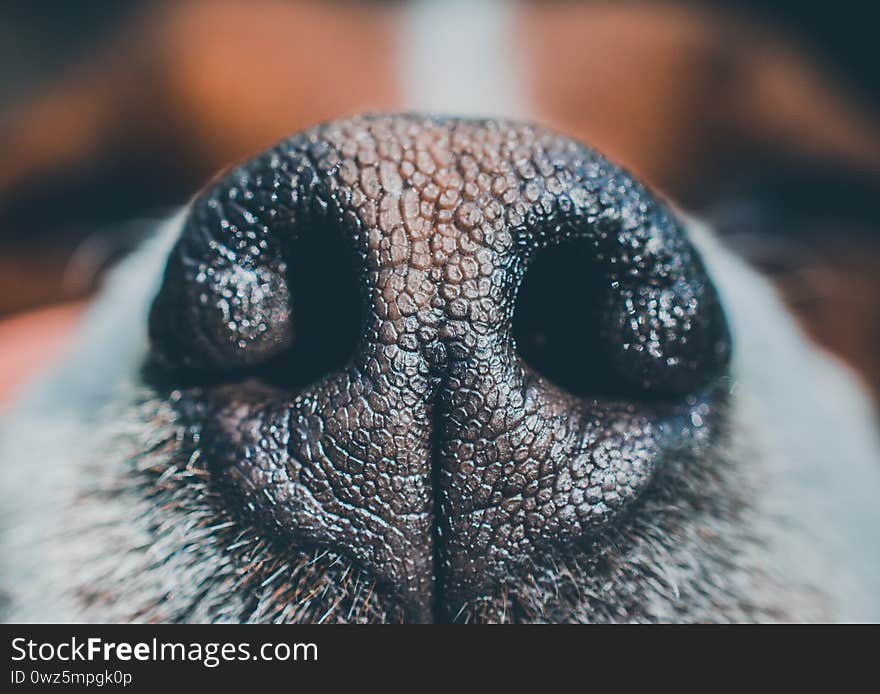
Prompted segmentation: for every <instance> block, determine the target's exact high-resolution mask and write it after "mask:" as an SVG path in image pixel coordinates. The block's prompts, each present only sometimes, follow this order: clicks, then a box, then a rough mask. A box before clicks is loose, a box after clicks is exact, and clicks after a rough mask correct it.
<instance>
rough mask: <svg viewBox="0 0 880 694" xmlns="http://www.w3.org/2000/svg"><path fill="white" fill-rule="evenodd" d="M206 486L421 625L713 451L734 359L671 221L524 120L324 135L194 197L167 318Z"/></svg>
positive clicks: (690, 252) (714, 302) (158, 322)
mask: <svg viewBox="0 0 880 694" xmlns="http://www.w3.org/2000/svg"><path fill="white" fill-rule="evenodd" d="M150 335H151V340H152V346H153V351H154V354H155V355H156V358H157V360H158V361H159V362H160V363H161V364H163V365H164V367H165V368H167V369H169V370H170V372H171V373H173V374H177V375H178V376H179V377H180V378H182V379H184V378H190V379H194V380H195V381H199V378H201V381H199V385H198V386H197V387H195V388H194V390H193V392H194V393H195V395H193V397H192V399H193V400H195V401H198V402H199V406H198V407H197V408H195V411H196V414H194V415H192V416H193V417H194V419H195V420H197V422H198V425H199V431H200V433H199V437H200V446H201V448H202V453H203V455H204V456H205V457H206V458H207V459H208V460H209V461H210V463H209V464H210V474H211V478H212V480H213V482H214V484H216V485H217V487H218V488H219V489H221V490H222V492H223V495H224V498H226V499H227V500H228V502H229V503H230V504H232V505H233V506H234V507H235V509H237V511H238V512H240V513H241V514H243V516H245V517H247V518H249V519H250V520H251V521H253V522H255V523H257V524H259V526H260V527H261V528H264V529H265V531H266V532H267V533H270V534H271V535H272V536H273V537H275V538H278V541H279V542H281V543H283V545H284V546H285V547H286V548H287V549H288V551H290V552H297V551H311V550H318V549H321V550H327V551H331V552H333V553H335V554H338V555H339V556H341V557H344V558H345V559H346V560H348V561H350V562H352V563H353V564H355V565H356V566H357V567H358V568H359V569H361V570H362V571H364V572H365V573H366V574H368V575H370V576H371V577H372V578H373V579H374V581H375V583H376V585H377V586H379V588H380V590H382V591H384V592H385V593H386V594H387V595H389V596H393V597H392V598H389V599H391V600H396V601H397V602H398V603H399V605H400V606H401V609H402V610H403V613H404V615H405V618H407V619H411V620H420V621H428V620H436V619H452V618H454V617H455V616H456V615H457V614H459V612H460V611H462V610H463V609H465V608H466V607H467V606H468V605H471V604H474V603H475V602H478V601H479V600H480V599H482V598H484V597H485V596H486V595H489V594H491V593H492V592H493V591H495V590H499V589H500V587H501V586H504V585H507V584H509V583H510V582H511V581H512V580H513V581H515V580H517V579H523V580H524V577H525V575H526V574H527V573H528V572H529V571H534V570H535V567H537V566H540V564H541V562H542V561H543V560H544V559H545V558H546V557H549V556H552V554H553V552H555V551H557V550H558V549H559V548H560V547H565V546H567V545H570V544H577V543H583V542H586V541H587V540H588V538H590V537H591V536H594V535H595V534H596V533H600V532H602V531H603V529H605V528H607V527H608V526H609V525H610V524H613V523H615V522H616V521H617V519H619V518H622V517H623V515H624V513H625V511H626V510H627V509H628V508H629V507H630V505H632V504H633V503H634V502H635V501H637V499H638V498H639V496H640V495H641V494H642V492H643V491H644V490H645V489H646V487H647V486H648V485H649V484H650V482H651V480H652V478H653V477H654V475H655V474H656V471H657V469H658V467H660V466H662V464H663V461H664V459H667V458H668V457H669V456H674V455H683V454H686V452H687V450H688V449H689V448H690V447H693V446H696V445H697V442H698V441H699V440H700V438H701V437H705V436H708V435H710V434H711V429H712V422H711V418H710V417H708V416H706V412H707V410H706V400H707V398H710V397H713V396H712V395H711V393H712V392H714V391H713V388H714V385H713V384H715V383H717V376H719V374H722V373H723V371H724V368H725V365H726V363H727V360H728V354H729V337H728V332H727V327H726V323H725V319H724V315H723V312H722V310H721V307H720V305H719V301H718V298H717V295H716V293H715V289H714V288H713V286H712V283H711V282H710V281H709V279H708V277H707V276H706V272H705V270H704V268H703V265H702V263H701V260H700V258H699V256H698V254H697V252H696V251H695V250H694V248H693V247H692V246H691V244H690V243H689V241H688V239H687V237H686V234H685V233H684V231H683V229H682V226H681V224H680V223H679V221H678V220H677V219H676V218H675V217H674V215H673V214H672V213H671V212H670V211H669V210H668V209H667V208H666V207H665V206H664V205H663V204H662V203H661V202H660V201H658V200H657V199H656V198H655V197H653V196H652V195H651V194H650V193H649V192H648V191H646V190H645V189H644V188H643V187H642V186H640V185H639V184H638V183H637V182H635V181H634V180H633V179H632V178H631V177H630V176H629V175H627V174H626V173H625V172H624V171H623V170H621V169H620V168H617V167H615V166H614V165H612V164H611V163H609V162H608V161H606V160H605V159H604V158H603V157H601V156H600V155H598V154H597V153H596V152H594V151H592V150H590V149H588V148H587V147H585V146H583V145H581V144H579V143H577V142H574V141H572V140H570V139H567V138H565V137H563V136H561V135H558V134H555V133H552V132H549V131H546V130H543V129H541V128H538V127H534V126H529V125H525V124H518V123H508V122H498V121H478V120H457V119H431V118H426V117H419V116H373V117H359V118H353V119H349V120H344V121H335V122H331V123H328V124H324V125H321V126H318V127H316V128H314V129H312V130H310V131H307V132H305V133H302V134H300V135H297V136H294V137H291V138H290V139H288V140H285V141H284V142H282V143H281V144H279V145H277V146H276V147H274V148H272V149H271V150H269V151H268V152H266V153H264V154H262V155H260V156H258V157H256V158H255V159H253V160H252V161H250V162H248V163H247V164H245V165H243V166H241V167H239V168H236V169H235V170H233V171H232V172H231V173H229V174H228V175H226V176H225V177H224V178H222V179H220V180H218V181H216V182H214V183H213V184H212V185H210V186H209V187H208V188H207V189H206V190H205V191H204V192H202V193H201V194H200V195H199V196H198V197H197V199H196V200H195V201H194V203H193V205H192V208H191V210H190V212H189V215H188V218H187V221H186V222H185V226H184V228H183V231H182V234H181V237H180V239H179V241H178V243H177V245H176V247H175V249H174V250H173V252H172V255H171V257H170V259H169V262H168V266H167V269H166V273H165V277H164V280H163V283H162V287H161V290H160V292H159V294H158V296H157V297H156V299H155V302H154V305H153V309H152V311H151V315H150Z"/></svg>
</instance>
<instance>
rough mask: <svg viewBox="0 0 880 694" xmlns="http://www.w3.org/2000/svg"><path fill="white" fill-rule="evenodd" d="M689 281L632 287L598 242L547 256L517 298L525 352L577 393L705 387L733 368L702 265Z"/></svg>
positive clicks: (654, 393) (542, 254) (639, 393)
mask: <svg viewBox="0 0 880 694" xmlns="http://www.w3.org/2000/svg"><path fill="white" fill-rule="evenodd" d="M675 262H676V263H679V264H682V265H686V264H688V263H695V262H698V261H697V260H696V259H695V258H694V257H693V256H689V257H688V258H686V259H680V258H676V259H675ZM615 265H616V264H615ZM613 267H614V266H612V268H613ZM694 271H696V272H694ZM689 274H691V275H694V274H695V275H696V280H694V279H690V278H688V277H687V276H686V275H685V274H684V273H683V272H682V271H681V270H678V276H676V277H674V278H673V279H672V280H671V281H670V282H668V286H666V287H658V283H657V282H656V281H655V280H653V279H652V278H650V277H647V276H646V277H644V278H643V279H637V280H636V281H634V282H630V283H629V286H627V285H626V283H622V282H621V281H620V280H619V279H616V278H615V277H614V276H613V270H612V271H609V267H608V265H607V264H603V262H602V261H601V260H600V258H599V257H598V253H597V250H596V246H595V243H594V242H593V241H592V240H588V239H572V240H568V241H564V242H562V243H561V244H559V245H557V246H552V247H548V248H544V249H541V250H540V251H539V252H538V253H537V254H536V256H535V258H534V260H533V261H532V262H531V263H530V264H529V266H528V270H527V271H526V273H525V276H524V279H523V283H522V286H521V287H520V289H519V292H518V295H517V299H516V305H515V310H514V315H513V336H514V339H515V341H516V346H517V349H518V351H519V353H520V355H521V356H522V357H523V359H524V360H525V361H526V363H527V364H528V365H529V366H530V367H532V368H533V369H535V370H536V371H537V372H538V373H540V374H542V375H543V376H545V377H546V378H548V379H550V380H551V381H553V382H554V383H556V384H557V385H559V386H560V387H562V388H563V389H565V390H566V391H568V392H570V393H572V394H573V395H577V396H582V397H618V398H629V399H636V400H652V399H663V398H668V397H670V396H674V395H676V394H681V393H686V392H688V391H693V390H696V389H699V388H700V387H701V385H702V384H704V383H705V382H707V381H708V380H709V379H711V378H712V377H713V376H715V375H717V374H718V372H719V371H720V370H721V369H722V368H723V366H724V365H725V363H726V361H727V356H728V352H729V339H728V335H727V328H726V324H725V320H724V314H723V312H722V310H721V307H720V305H719V303H718V299H717V296H716V295H715V292H714V289H713V288H712V286H711V284H710V283H709V280H708V278H707V277H705V276H703V271H702V269H701V268H700V267H696V268H691V269H690V272H689ZM640 282H643V284H640Z"/></svg>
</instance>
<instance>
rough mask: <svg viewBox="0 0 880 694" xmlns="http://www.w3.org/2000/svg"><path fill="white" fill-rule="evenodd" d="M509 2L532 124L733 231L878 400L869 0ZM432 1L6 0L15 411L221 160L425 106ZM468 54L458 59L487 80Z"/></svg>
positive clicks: (8, 270)
mask: <svg viewBox="0 0 880 694" xmlns="http://www.w3.org/2000/svg"><path fill="white" fill-rule="evenodd" d="M442 1H443V0H434V2H435V3H436V2H442ZM450 1H456V0H450ZM457 1H458V2H462V1H463V0H457ZM499 1H500V0H496V4H497V3H498V2H499ZM473 4H474V3H472V5H473ZM510 4H511V5H512V9H511V10H510V11H509V12H508V14H509V15H510V16H511V17H512V21H511V23H510V25H509V27H508V30H509V31H508V33H509V36H507V41H506V44H505V47H504V50H505V51H506V53H505V55H506V57H507V58H508V59H509V62H510V65H511V66H513V67H512V68H511V72H510V74H511V75H512V76H513V77H512V78H513V79H515V80H516V82H517V93H518V94H519V95H520V97H521V99H522V102H523V105H524V106H523V111H524V112H523V114H521V115H522V116H523V117H529V118H534V119H537V120H539V121H541V122H543V123H545V124H548V125H550V126H552V127H555V128H557V129H560V130H562V131H564V132H566V133H568V134H571V135H574V136H576V137H579V138H581V139H583V140H584V141H586V142H588V143H590V144H592V145H593V146H595V147H597V148H598V149H599V150H601V151H603V152H604V153H606V154H607V155H609V156H610V157H611V158H613V159H615V160H617V161H618V162H620V163H622V164H624V165H625V166H626V167H628V168H629V169H630V170H632V171H633V172H634V173H635V174H636V175H637V176H639V177H641V178H642V179H643V180H645V181H646V182H647V183H649V184H650V185H651V186H653V187H654V188H656V189H658V190H659V191H661V192H663V193H664V194H666V195H668V196H669V197H670V198H671V199H673V200H675V201H676V202H677V203H679V204H680V205H682V206H683V207H684V208H686V209H688V210H690V211H693V212H695V213H697V214H699V215H702V216H704V217H706V218H708V219H709V220H711V221H712V222H713V223H714V224H715V226H716V228H717V229H718V230H719V232H720V233H721V234H722V235H723V237H724V239H725V242H726V243H728V244H729V245H730V246H731V247H732V248H734V249H735V250H736V251H737V252H739V253H741V254H742V255H743V256H745V257H746V258H748V259H749V260H750V261H751V262H752V263H754V264H755V266H756V267H758V268H759V269H760V270H761V271H762V272H765V273H766V274H767V275H768V276H770V277H771V278H772V279H773V281H774V282H775V283H776V284H777V285H778V286H779V288H780V290H781V292H782V294H783V296H784V297H785V299H786V301H787V302H788V303H789V305H790V306H791V307H792V309H793V311H794V313H795V314H796V315H797V316H798V317H799V318H800V320H801V321H802V322H803V324H804V325H805V327H806V329H807V330H808V332H809V333H810V334H811V335H812V336H813V337H814V338H815V339H816V340H817V341H818V342H819V343H821V344H823V345H824V346H825V347H827V348H828V349H830V350H831V351H833V352H835V353H836V354H837V355H839V356H840V357H841V358H843V359H844V360H846V361H847V362H848V363H850V364H851V365H852V366H853V367H854V368H856V369H857V370H858V372H859V373H860V374H861V375H862V376H863V377H864V379H865V380H866V382H867V383H868V384H869V387H870V388H872V389H873V391H874V393H875V394H877V395H878V396H880V215H878V212H877V209H876V201H877V199H878V195H877V193H878V191H880V118H878V113H880V71H878V69H877V65H878V62H877V59H876V39H875V34H876V28H875V27H876V24H875V23H874V22H873V21H872V20H873V17H871V16H870V15H871V11H870V5H869V4H868V3H856V2H849V1H848V0H838V1H837V2H835V3H828V4H820V3H805V2H802V1H801V2H798V1H797V0H780V1H777V2H757V0H752V1H745V0H706V1H704V2H696V1H693V2H683V1H678V2H672V1H668V2H663V1H661V0H657V1H655V2H646V1H644V0H643V1H640V2H637V1H634V0H633V1H629V2H628V1H626V0H617V1H616V2H589V1H584V2H573V1H567V2H566V1H562V0H557V1H555V2H553V1H549V2H548V1H544V2H537V1H535V2H518V3H510ZM411 5H412V3H406V2H402V1H400V2H388V1H386V2H379V1H373V2H369V1H364V2H356V1H355V0H335V1H334V0H330V1H326V0H325V1H324V2H318V1H317V0H314V1H312V2H309V1H308V0H302V1H296V0H176V1H174V2H170V1H162V0H90V2H79V3H48V4H47V3H34V2H32V1H30V0H3V2H2V4H0V148H2V152H3V159H2V163H0V398H2V396H3V394H4V392H6V391H7V390H8V389H9V388H12V387H13V386H14V385H15V384H16V383H18V382H20V381H21V380H22V379H23V378H24V377H25V376H26V375H27V374H28V373H30V372H32V371H33V370H34V369H36V368H38V367H39V365H40V364H41V363H42V362H43V360H44V359H46V358H47V357H48V355H50V354H51V353H52V352H53V351H54V350H57V348H58V347H59V346H60V345H62V344H63V343H64V341H65V340H66V339H67V336H68V334H69V331H70V328H71V326H72V325H74V324H75V322H76V319H77V317H78V315H79V311H80V310H81V307H82V306H83V304H84V302H85V301H87V299H88V297H89V296H90V295H91V294H92V293H93V292H94V291H95V289H96V287H98V286H99V285H100V280H101V277H102V273H103V272H104V271H105V269H106V268H107V267H109V266H110V265H111V264H112V263H113V261H114V260H116V259H118V258H119V257H120V256H121V255H123V254H124V253H125V252H127V251H128V250H129V249H131V248H132V247H133V246H134V245H136V244H137V242H138V241H139V240H140V239H141V238H142V237H143V235H144V234H145V233H147V232H148V231H149V229H150V228H151V224H152V223H153V222H154V221H155V220H156V219H159V218H161V217H162V216H163V215H164V214H166V213H167V212H168V211H169V210H170V209H172V208H173V207H175V206H177V205H180V204H182V203H183V202H185V201H186V200H187V199H188V198H189V197H190V196H191V195H192V194H193V193H194V192H195V191H196V190H198V188H199V187H201V186H202V185H203V184H204V183H205V181H206V180H207V179H208V178H209V177H211V176H212V175H213V174H214V173H216V172H217V171H218V170H220V169H222V168H224V167H226V166H229V165H230V164H232V163H234V162H235V161H237V160H240V159H242V158H244V157H246V156H247V155H248V154H250V153H253V152H255V151H258V150H259V149H261V148H263V147H265V146H267V145H269V144H271V143H272V142H274V141H276V140H277V139H279V138H280V137H282V136H283V135H285V134H288V133H291V132H294V131H296V130H298V129H301V128H303V127H306V126H308V125H310V124H312V123H314V122H316V121H319V120H323V119H327V118H333V117H337V116H342V115H346V114H350V113H353V112H356V111H362V110H381V109H401V108H406V107H407V101H406V99H407V97H406V88H405V86H403V85H402V83H401V79H400V77H399V76H400V74H401V72H402V69H401V66H402V65H405V64H406V62H407V55H406V46H407V45H408V44H407V41H406V36H405V33H406V32H407V31H408V30H409V26H410V25H409V24H408V23H407V21H406V16H407V13H409V12H411V11H412V7H411ZM475 11H476V10H475ZM455 40H459V39H457V38H456V35H454V36H452V37H451V38H450V45H449V53H450V62H449V69H450V70H451V71H454V70H461V69H468V66H457V65H455V62H454V57H455V56H456V55H457V53H458V51H457V50H456V46H455V45H454V42H455ZM460 40H462V41H464V40H473V37H472V36H470V35H469V34H468V32H462V33H461V38H460ZM463 53H464V52H463ZM452 74H455V73H454V72H453V73H452ZM436 77H437V76H436V75H423V76H416V78H417V79H423V80H426V81H428V82H430V80H432V79H434V78H436ZM514 115H516V114H514ZM23 345H27V347H26V348H25V347H23Z"/></svg>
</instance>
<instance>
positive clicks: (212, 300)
mask: <svg viewBox="0 0 880 694" xmlns="http://www.w3.org/2000/svg"><path fill="white" fill-rule="evenodd" d="M254 185H256V186H259V185H260V182H256V183H254V182H252V181H249V180H247V179H244V178H243V177H242V178H240V179H239V182H238V185H231V186H228V187H221V188H219V189H217V190H215V191H213V192H212V193H211V194H210V195H209V196H208V197H206V198H204V199H202V200H201V201H200V202H199V204H198V205H197V206H196V208H195V209H194V211H193V213H192V214H191V217H190V218H189V220H188V223H187V229H185V230H184V232H183V239H182V242H181V244H180V245H179V247H178V251H177V252H176V253H175V254H174V255H173V256H172V258H171V260H170V261H169V265H168V268H167V270H166V278H165V281H164V282H163V286H162V290H161V291H160V293H159V295H158V296H157V297H156V300H155V302H154V304H153V307H152V310H151V314H150V337H151V341H152V348H153V356H154V357H155V358H156V360H157V361H158V362H159V363H160V364H162V365H164V366H165V367H166V368H170V369H171V370H172V371H173V372H174V373H175V377H176V378H177V379H181V378H183V379H185V380H187V381H189V382H193V383H210V382H212V381H216V380H223V381H234V380H241V379H243V378H245V377H253V378H257V379H259V380H262V381H265V382H267V383H268V384H271V385H274V386H279V387H284V388H301V387H303V386H305V385H308V384H309V383H311V382H313V381H315V380H317V379H318V378H320V377H322V376H325V375H326V374H328V373H332V372H333V371H336V370H338V369H340V368H342V367H343V366H344V365H345V364H346V363H347V362H348V361H349V360H350V359H351V358H352V355H353V354H354V352H355V348H356V345H357V341H358V339H359V337H360V335H361V334H362V325H363V322H364V301H363V296H362V295H363V286H362V283H360V282H359V281H358V278H359V277H360V275H361V273H359V272H358V270H357V269H356V268H355V264H356V258H355V254H354V249H353V244H352V243H351V240H350V239H348V240H346V239H345V237H344V234H343V233H342V232H341V230H340V228H339V225H338V224H334V223H331V222H329V221H328V220H327V219H326V218H325V216H323V215H320V214H302V215H300V218H299V219H298V222H297V224H296V225H290V224H289V223H286V224H277V223H272V222H270V223H267V224H263V223H261V220H262V219H267V218H272V217H274V214H273V213H275V212H276V211H277V210H276V209H274V208H269V209H267V208H266V207H263V206H261V205H260V204H259V203H258V202H255V201H254V200H253V197H254V196H253V192H252V190H251V189H250V188H251V186H254ZM278 187H279V188H280V187H281V186H278ZM278 197H279V196H278V191H276V197H275V199H274V200H273V204H274V203H275V201H276V200H277V198H278ZM246 198H247V199H250V202H249V205H250V207H251V208H252V209H250V210H246V209H245V208H244V207H243V206H242V205H241V204H239V201H240V200H242V199H246ZM273 221H274V220H273ZM211 229H222V230H224V231H225V232H226V233H225V234H224V236H223V238H217V237H215V235H213V234H211V233H210V232H209V230H211ZM217 249H220V252H218V251H217Z"/></svg>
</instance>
